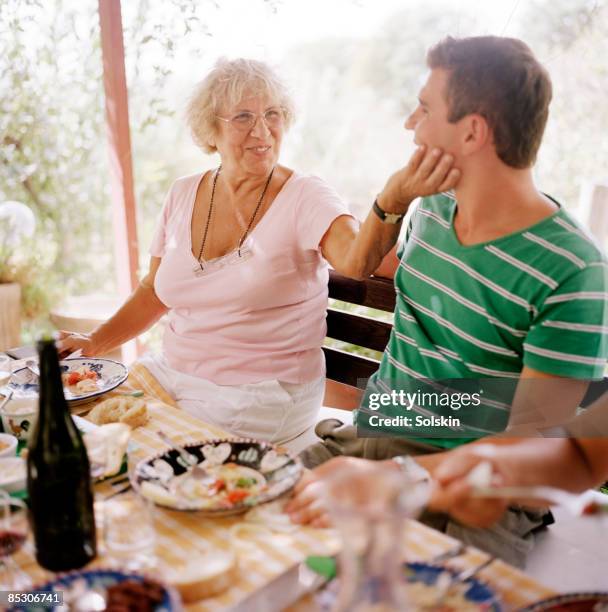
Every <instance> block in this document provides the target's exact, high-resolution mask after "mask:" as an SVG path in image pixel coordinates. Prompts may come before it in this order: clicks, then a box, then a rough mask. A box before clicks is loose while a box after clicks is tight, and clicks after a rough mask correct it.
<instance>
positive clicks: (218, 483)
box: [209, 478, 226, 493]
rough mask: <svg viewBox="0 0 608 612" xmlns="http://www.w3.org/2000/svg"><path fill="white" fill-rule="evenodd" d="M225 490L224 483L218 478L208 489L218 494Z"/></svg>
mask: <svg viewBox="0 0 608 612" xmlns="http://www.w3.org/2000/svg"><path fill="white" fill-rule="evenodd" d="M225 488H226V483H225V482H224V481H223V480H222V479H221V478H218V479H217V480H216V481H215V482H214V483H213V484H212V485H211V486H210V487H209V489H211V491H212V492H213V493H219V492H220V491H223V490H224V489H225Z"/></svg>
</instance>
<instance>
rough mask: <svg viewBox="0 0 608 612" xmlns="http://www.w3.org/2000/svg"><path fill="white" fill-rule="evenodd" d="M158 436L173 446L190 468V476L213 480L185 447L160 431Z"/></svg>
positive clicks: (197, 478) (157, 433)
mask: <svg viewBox="0 0 608 612" xmlns="http://www.w3.org/2000/svg"><path fill="white" fill-rule="evenodd" d="M156 435H157V436H158V437H159V438H160V439H161V440H162V441H163V442H164V443H165V444H168V445H169V446H171V448H173V449H174V450H176V451H177V452H178V453H179V456H180V457H181V458H182V461H183V462H184V463H185V464H186V466H189V472H190V475H191V476H192V477H193V478H194V479H196V480H206V479H211V478H213V477H212V476H211V474H209V473H208V472H207V470H205V468H204V467H202V466H201V465H200V464H199V462H198V459H197V458H196V456H195V455H193V454H192V453H189V452H188V451H187V450H186V449H185V448H184V447H183V446H180V445H179V444H177V442H175V441H174V440H172V439H171V438H170V437H169V436H168V435H167V434H166V433H165V432H164V431H161V430H160V429H159V430H158V431H157V432H156Z"/></svg>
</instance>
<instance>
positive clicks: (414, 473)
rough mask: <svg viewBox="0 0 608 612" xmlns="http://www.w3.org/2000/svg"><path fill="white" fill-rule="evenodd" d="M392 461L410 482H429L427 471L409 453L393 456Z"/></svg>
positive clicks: (429, 476) (429, 477)
mask: <svg viewBox="0 0 608 612" xmlns="http://www.w3.org/2000/svg"><path fill="white" fill-rule="evenodd" d="M392 461H394V462H395V463H396V464H397V465H398V466H399V469H400V470H401V473H402V474H403V475H404V476H406V478H407V479H408V480H409V481H410V482H411V483H412V484H417V483H428V484H430V483H431V475H430V474H429V471H428V470H426V469H425V468H423V467H422V466H421V465H420V464H419V463H417V462H416V460H415V459H412V457H410V456H409V455H401V456H398V457H393V458H392Z"/></svg>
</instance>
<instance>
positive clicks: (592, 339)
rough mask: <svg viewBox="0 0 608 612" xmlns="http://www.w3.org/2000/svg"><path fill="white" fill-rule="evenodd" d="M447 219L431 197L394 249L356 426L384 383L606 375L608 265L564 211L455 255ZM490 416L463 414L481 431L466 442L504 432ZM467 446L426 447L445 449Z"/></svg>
mask: <svg viewBox="0 0 608 612" xmlns="http://www.w3.org/2000/svg"><path fill="white" fill-rule="evenodd" d="M455 211H456V202H455V200H454V199H453V198H452V197H451V196H450V195H449V194H439V195H435V196H432V197H428V198H424V199H423V200H422V201H421V202H420V204H419V206H418V207H417V209H416V210H415V212H414V214H413V215H412V220H411V222H410V226H409V229H408V234H407V236H406V240H405V242H404V244H403V245H402V246H401V247H400V249H399V251H398V256H399V258H400V266H399V268H398V270H397V272H396V274H395V290H396V293H397V302H396V308H395V316H394V328H393V331H392V334H391V337H390V339H389V342H388V345H387V347H386V350H385V352H384V355H383V358H382V362H381V364H380V368H379V370H378V372H376V374H374V376H373V377H372V378H371V379H370V381H369V382H368V386H367V389H366V394H365V396H364V400H363V403H362V405H361V408H362V409H363V410H362V411H360V412H359V414H358V416H357V424H358V425H361V424H362V422H363V421H365V418H366V416H365V413H368V410H365V407H366V406H367V402H368V398H369V394H370V393H371V392H379V393H382V392H387V391H389V390H390V389H389V387H390V386H391V385H392V386H393V388H394V386H395V385H394V382H393V383H392V382H391V381H403V380H404V379H411V378H414V379H420V378H424V379H433V380H437V379H463V378H466V379H470V378H484V377H498V378H501V379H513V381H514V382H513V385H514V386H515V384H516V379H517V378H518V376H519V373H520V372H521V370H522V367H523V366H527V367H530V368H533V369H535V370H539V371H542V372H546V373H548V374H553V375H557V376H565V377H571V378H580V379H595V378H601V377H602V376H603V374H604V368H605V364H606V357H607V354H608V322H607V320H608V293H607V291H608V274H607V271H608V267H607V264H606V260H605V258H604V256H603V254H602V252H601V251H600V250H599V249H598V248H597V247H596V246H595V244H594V243H593V241H592V239H591V238H590V237H589V236H588V234H587V233H586V232H585V230H583V229H582V228H581V227H580V226H579V225H578V224H577V223H576V222H575V221H574V220H573V219H572V218H571V217H570V215H568V213H567V212H566V211H565V210H564V209H563V208H561V207H560V209H559V210H558V211H557V212H555V213H554V214H553V215H551V216H550V217H547V218H546V219H543V220H542V221H540V222H538V223H536V224H535V225H533V226H531V227H529V228H527V229H525V230H523V231H518V232H515V233H513V234H509V235H507V236H503V237H502V238H499V239H497V240H493V241H491V242H487V243H482V244H476V245H473V246H463V245H462V244H460V242H459V241H458V239H457V237H456V234H455V232H454V226H453V217H454V214H455ZM399 384H400V383H399V382H398V383H397V386H399ZM446 410H447V412H445V414H447V413H451V414H453V412H451V411H450V410H449V409H446ZM492 410H493V408H492V407H491V406H487V405H481V406H477V407H475V408H473V407H471V408H469V409H467V410H465V411H463V412H462V413H461V414H463V415H465V413H466V415H468V422H469V423H474V422H479V423H480V424H481V423H483V424H484V426H483V427H481V428H480V430H477V431H473V430H474V428H471V429H470V433H471V434H472V435H473V436H474V437H475V436H476V437H479V435H480V433H479V431H486V430H488V431H490V432H491V431H500V430H502V429H504V426H505V425H506V421H507V420H508V414H507V415H505V414H502V415H498V414H497V415H495V417H494V416H493V415H491V414H488V412H490V413H491V412H492ZM488 424H490V425H489V426H488ZM484 428H486V429H484ZM416 433H417V435H420V431H417V432H416ZM467 433H469V430H467V431H465V432H464V436H466V434H467ZM399 435H404V431H403V428H399ZM464 436H463V437H464ZM464 441H466V440H464V439H463V440H457V439H454V437H453V436H451V437H450V439H448V438H446V439H443V438H436V437H434V439H432V440H430V439H429V440H428V442H430V443H432V444H435V445H438V446H444V447H451V446H455V445H457V444H458V443H461V442H464Z"/></svg>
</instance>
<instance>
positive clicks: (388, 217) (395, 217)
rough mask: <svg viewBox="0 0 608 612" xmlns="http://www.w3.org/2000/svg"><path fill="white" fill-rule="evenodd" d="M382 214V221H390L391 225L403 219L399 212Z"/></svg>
mask: <svg viewBox="0 0 608 612" xmlns="http://www.w3.org/2000/svg"><path fill="white" fill-rule="evenodd" d="M384 214H385V216H384V222H385V223H391V224H392V225H395V224H396V223H399V221H401V219H403V215H402V214H400V213H384Z"/></svg>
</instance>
